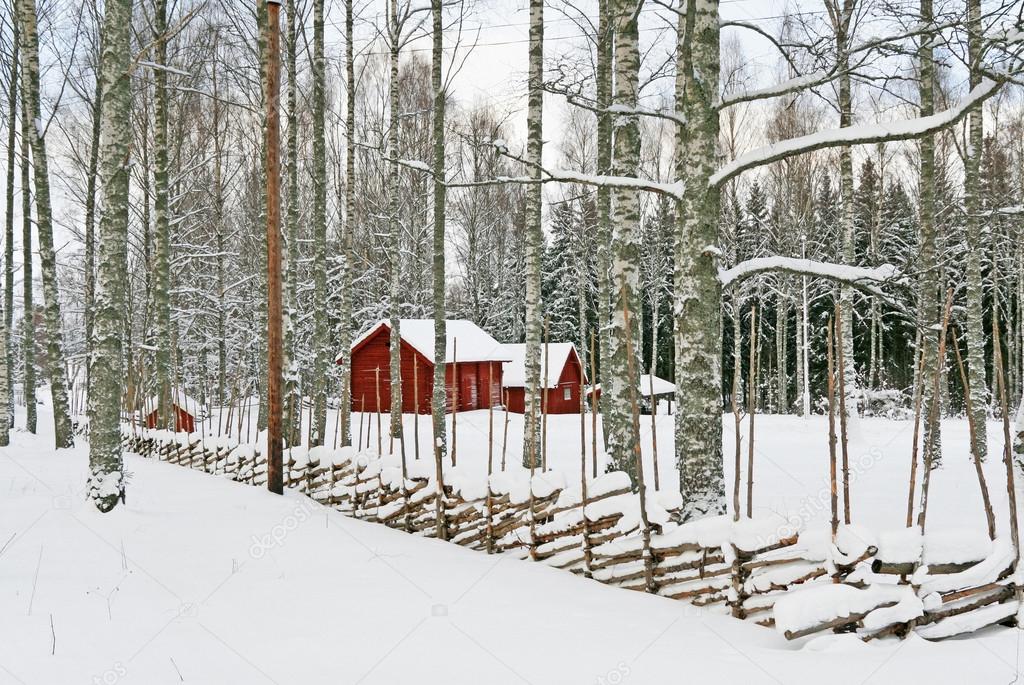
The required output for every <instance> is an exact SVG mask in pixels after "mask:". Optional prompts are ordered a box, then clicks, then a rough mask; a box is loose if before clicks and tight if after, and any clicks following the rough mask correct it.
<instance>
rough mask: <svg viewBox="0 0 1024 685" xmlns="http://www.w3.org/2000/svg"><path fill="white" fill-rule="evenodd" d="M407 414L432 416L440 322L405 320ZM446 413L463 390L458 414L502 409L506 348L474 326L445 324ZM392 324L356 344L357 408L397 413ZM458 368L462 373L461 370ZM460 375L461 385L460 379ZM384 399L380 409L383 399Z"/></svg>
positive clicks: (381, 326)
mask: <svg viewBox="0 0 1024 685" xmlns="http://www.w3.org/2000/svg"><path fill="white" fill-rule="evenodd" d="M398 330H399V334H400V335H401V339H402V340H401V352H400V354H401V364H402V366H401V368H402V412H403V413H410V414H411V413H420V414H429V413H430V406H431V397H432V393H433V390H434V382H433V379H434V320H433V319H401V320H400V321H399V324H398ZM445 333H446V335H445V337H446V342H447V346H446V347H447V349H446V351H445V364H446V366H445V391H446V396H447V403H446V407H445V411H449V412H450V411H452V408H453V407H452V405H453V399H454V396H455V394H456V393H455V389H456V387H457V388H458V403H459V406H458V411H470V410H473V409H487V408H488V407H491V406H498V405H500V404H501V373H502V370H501V363H502V361H504V360H505V359H506V357H503V356H502V354H501V344H500V343H499V342H498V341H497V340H495V339H494V338H492V337H491V336H490V335H488V334H487V333H486V332H484V331H483V330H482V329H481V328H480V327H479V326H477V325H476V324H474V323H472V322H471V321H463V320H449V321H447V322H446V323H445ZM390 343H391V324H390V322H389V321H387V320H382V321H379V322H378V323H376V324H375V325H374V326H372V327H371V328H370V329H369V330H368V331H366V332H365V333H363V334H362V335H361V336H359V337H358V338H357V339H356V340H355V342H353V343H352V349H351V351H350V352H349V355H348V359H346V357H345V355H344V354H341V355H339V356H338V358H337V359H336V360H335V361H336V363H338V364H344V363H345V362H346V361H349V362H350V363H351V365H352V367H351V390H352V409H353V410H355V411H370V412H376V411H381V412H388V411H391V373H390V367H391V364H390V359H391V357H390V348H389V345H390ZM456 368H457V369H458V370H457V371H456ZM456 374H457V375H458V382H457V384H456V383H455V381H454V380H453V379H455V377H456ZM378 393H379V396H380V403H379V405H378V402H377V397H378Z"/></svg>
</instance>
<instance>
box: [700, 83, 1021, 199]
mask: <svg viewBox="0 0 1024 685" xmlns="http://www.w3.org/2000/svg"><path fill="white" fill-rule="evenodd" d="M1001 86H1002V82H1000V81H996V80H992V79H985V80H983V81H982V82H981V83H980V84H978V85H977V86H975V87H974V89H973V90H971V92H970V93H968V94H967V97H965V98H964V99H963V101H962V102H960V103H959V104H958V105H956V106H955V107H950V108H949V109H947V110H945V111H943V112H939V113H938V114H933V115H931V116H927V117H918V118H916V119H906V120H903V121H894V122H890V123H884V124H862V125H860V126H849V127H847V128H837V129H831V130H827V131H818V132H816V133H811V134H809V135H806V136H798V137H796V138H790V139H789V140H783V141H780V142H778V143H774V144H772V145H766V146H764V147H760V148H756V149H754V150H751V151H750V152H748V153H746V154H744V155H740V156H739V157H737V158H736V159H734V160H733V161H731V162H729V163H728V164H726V165H725V166H723V167H722V168H721V169H719V170H718V171H717V172H716V173H714V174H713V175H712V176H711V178H710V179H709V183H710V185H711V186H720V185H722V184H723V183H725V182H726V181H728V180H729V179H731V178H734V177H735V176H738V175H739V174H741V173H743V172H744V171H748V170H749V169H753V168H755V167H759V166H764V165H765V164H771V163H772V162H777V161H779V160H780V159H785V158H787V157H792V156H794V155H801V154H804V153H807V152H813V151H814V150H821V149H824V148H831V147H841V146H845V145H863V144H866V143H881V142H888V141H895V140H908V139H911V138H920V137H921V136H925V135H928V134H930V133H935V132H937V131H940V130H942V129H944V128H947V127H949V126H952V125H953V124H955V123H957V122H958V121H960V120H961V119H963V118H964V117H965V116H967V114H968V113H969V112H970V111H971V110H972V109H973V108H974V107H976V106H977V105H978V104H980V103H982V102H984V101H985V100H987V99H988V98H990V97H992V96H993V95H995V94H996V93H997V92H998V91H999V88H1000V87H1001Z"/></svg>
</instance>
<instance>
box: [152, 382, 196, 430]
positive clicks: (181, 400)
mask: <svg viewBox="0 0 1024 685" xmlns="http://www.w3.org/2000/svg"><path fill="white" fill-rule="evenodd" d="M159 405H160V402H159V400H158V398H157V397H155V396H154V397H150V398H149V399H148V400H147V401H146V404H145V407H144V412H146V428H158V427H159V428H164V427H165V426H161V425H160V424H161V421H160V410H159V409H158V407H159ZM171 407H172V409H173V412H174V430H175V431H177V432H179V433H181V432H184V433H194V432H195V431H196V415H197V414H198V413H199V409H200V404H199V402H198V401H197V400H194V399H192V398H191V397H189V396H188V395H186V394H185V393H184V392H180V391H177V390H171Z"/></svg>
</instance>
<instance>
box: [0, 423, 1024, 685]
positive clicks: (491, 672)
mask: <svg viewBox="0 0 1024 685" xmlns="http://www.w3.org/2000/svg"><path fill="white" fill-rule="evenodd" d="M771 420H772V419H771V418H766V419H763V421H764V423H763V424H762V425H764V426H765V427H766V428H767V427H768V426H769V422H770V421H771ZM13 437H14V445H13V446H12V447H10V448H5V449H0V487H2V490H3V496H2V497H0V547H2V548H3V549H2V551H0V616H2V619H0V683H3V684H6V683H29V684H36V683H46V684H50V683H53V684H64V683H76V682H83V683H85V682H99V683H118V684H121V683H124V684H129V683H140V684H145V685H154V684H161V683H181V682H184V683H189V684H193V683H210V684H214V683H216V684H218V685H223V684H233V683H240V684H241V683H245V684H247V685H248V684H258V683H281V684H288V683H295V684H302V685H307V684H314V683H332V684H333V683H397V682H417V683H443V684H445V685H452V684H456V683H484V682H486V683H532V684H536V685H539V684H541V683H553V684H558V685H566V684H573V683H612V684H615V683H662V682H709V683H712V682H713V683H723V684H724V683H740V682H742V683H787V684H788V683H818V682H822V683H824V682H827V683H828V684H829V685H840V684H842V683H864V682H875V683H888V682H902V683H906V682H929V683H933V684H934V683H964V682H971V683H990V682H992V683H995V682H1000V683H1005V682H1010V681H1011V680H1013V677H1014V670H1015V665H1016V664H1017V640H1018V639H1019V638H1018V635H1019V633H1018V632H1017V631H1012V630H1007V629H994V630H988V631H984V632H983V633H981V634H979V635H978V636H976V637H974V638H971V639H968V640H953V641H947V642H943V643H927V642H925V641H923V640H921V639H919V638H911V639H910V640H907V641H904V642H895V641H892V642H885V643H883V644H870V645H865V644H863V643H861V642H860V641H859V640H857V639H856V638H854V637H852V636H829V637H826V638H819V640H818V641H816V642H811V643H807V642H806V641H804V642H797V643H794V644H787V643H785V642H784V641H783V639H782V638H781V637H780V636H778V635H777V634H776V633H775V632H774V631H772V630H769V629H764V628H759V627H757V626H754V625H751V624H749V623H743V622H740V621H735V620H733V619H730V618H728V617H724V616H717V615H710V614H705V613H702V612H701V611H699V610H697V609H694V608H691V607H689V606H688V605H687V604H685V603H683V602H676V601H672V600H667V599H662V598H658V597H653V596H648V595H642V594H638V593H633V592H629V591H625V590H618V589H614V588H609V587H605V586H602V585H600V584H598V583H596V582H592V581H587V580H585V579H582V578H577V577H574V576H572V575H570V574H568V573H566V572H563V571H558V570H554V569H550V568H546V567H543V566H540V565H534V564H530V563H528V562H522V561H517V560H514V559H511V558H505V557H496V556H487V555H485V554H481V553H478V552H473V551H470V550H466V549H462V548H459V547H456V546H454V545H451V544H447V543H444V542H439V541H434V540H426V539H421V538H417V537H414V536H410V535H407V534H405V533H401V532H398V531H393V530H389V529H387V528H385V527H383V526H380V525H376V524H370V523H364V522H360V521H354V520H351V519H347V518H345V517H343V516H341V515H339V514H337V513H336V512H333V511H329V510H326V509H323V508H321V507H319V506H317V505H314V504H313V503H312V502H310V501H309V500H306V499H305V498H302V497H299V496H295V495H287V496H285V497H276V496H274V495H270V494H268V493H266V492H264V491H261V490H259V489H256V488H252V487H248V486H244V485H239V484H235V483H231V482H227V481H224V480H222V479H220V478H217V477H214V476H209V475H204V474H202V473H197V472H192V471H189V470H187V469H183V468H180V467H177V466H172V465H169V464H165V463H159V462H155V461H149V460H145V459H141V458H138V457H134V456H129V457H128V458H127V462H126V468H127V470H128V471H129V472H130V473H131V481H130V483H129V490H128V492H129V495H128V496H129V499H128V503H127V506H126V507H122V508H118V509H117V510H116V511H115V512H114V513H112V514H107V515H101V514H98V513H96V512H95V511H93V510H92V509H91V508H90V506H89V505H87V504H85V503H84V502H83V500H82V486H83V484H84V483H85V474H86V462H87V455H86V452H85V450H84V449H82V448H77V449H75V450H67V451H62V452H59V453H54V452H53V451H52V450H51V449H49V448H48V445H49V444H51V438H50V437H49V436H44V437H40V438H36V437H33V436H29V435H26V434H24V433H16V434H14V435H13Z"/></svg>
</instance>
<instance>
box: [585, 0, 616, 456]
mask: <svg viewBox="0 0 1024 685" xmlns="http://www.w3.org/2000/svg"><path fill="white" fill-rule="evenodd" d="M611 2H612V0H598V29H597V31H598V33H597V75H596V80H597V102H596V104H597V110H598V112H597V173H598V174H600V175H609V174H611V172H612V115H611V113H610V112H609V111H608V109H609V108H610V107H611V104H612V97H611V93H612V61H613V49H614V35H615V31H614V22H613V21H612V8H611ZM611 242H612V195H611V188H609V187H608V186H603V185H599V186H598V187H597V283H598V291H597V339H598V356H599V358H600V360H601V365H602V367H603V366H604V363H605V360H607V359H608V357H609V352H608V335H607V334H606V331H607V330H608V323H609V317H610V306H611V293H612V287H611V253H610V249H611V247H610V246H611ZM602 370H603V369H602ZM602 375H603V374H602ZM590 382H591V384H596V383H597V379H596V378H591V379H590ZM601 430H602V431H603V433H604V435H603V437H604V441H605V444H607V443H608V424H607V423H606V422H604V421H602V422H601Z"/></svg>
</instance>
